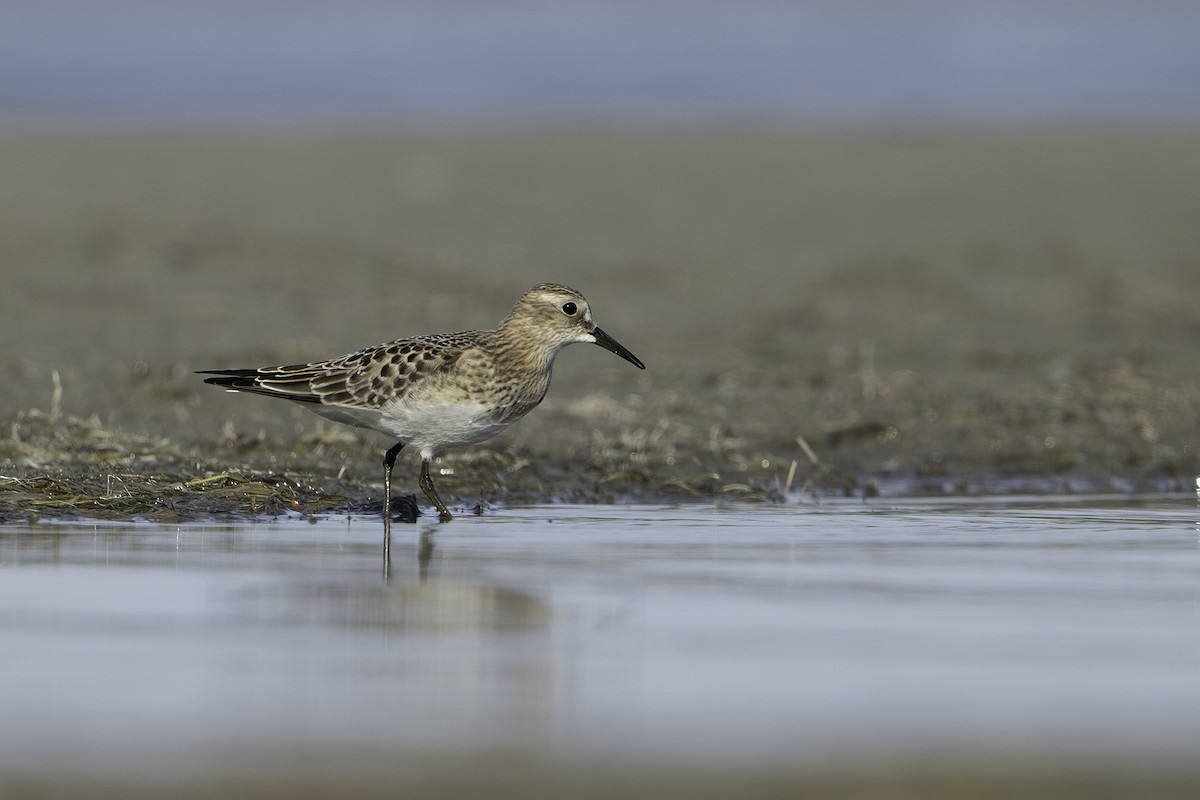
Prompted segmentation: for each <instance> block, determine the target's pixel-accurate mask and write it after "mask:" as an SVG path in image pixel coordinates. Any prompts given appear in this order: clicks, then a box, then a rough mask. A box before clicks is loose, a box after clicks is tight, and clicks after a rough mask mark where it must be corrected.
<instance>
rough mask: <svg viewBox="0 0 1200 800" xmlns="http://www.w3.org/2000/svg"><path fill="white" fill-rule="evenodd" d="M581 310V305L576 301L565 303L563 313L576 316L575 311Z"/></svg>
mask: <svg viewBox="0 0 1200 800" xmlns="http://www.w3.org/2000/svg"><path fill="white" fill-rule="evenodd" d="M578 310H579V306H577V305H575V304H574V303H563V313H564V314H566V315H567V316H568V317H573V316H575V312H576V311H578Z"/></svg>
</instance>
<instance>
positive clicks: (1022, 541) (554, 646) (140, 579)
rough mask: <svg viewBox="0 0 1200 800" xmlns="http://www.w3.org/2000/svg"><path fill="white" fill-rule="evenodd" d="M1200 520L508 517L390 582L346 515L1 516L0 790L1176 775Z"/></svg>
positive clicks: (1186, 726) (1185, 722) (1198, 579)
mask: <svg viewBox="0 0 1200 800" xmlns="http://www.w3.org/2000/svg"><path fill="white" fill-rule="evenodd" d="M1198 519H1200V514H1198V512H1197V508H1196V502H1195V498H1188V497H1168V498H1155V499H1151V500H1144V499H1143V500H1139V501H1130V500H1128V499H1121V500H1116V499H1114V500H1110V501H1105V500H1095V499H1093V500H1088V501H1086V502H1070V501H1057V502H1053V503H1049V504H1047V503H1035V502H1033V501H1030V502H1003V503H970V502H951V503H939V502H923V501H916V502H910V501H904V502H899V503H891V502H885V501H878V502H877V504H872V505H863V504H860V503H856V504H846V505H840V504H832V505H830V504H826V505H817V506H813V505H807V506H787V507H770V506H735V507H727V508H713V507H704V506H684V507H677V508H664V507H579V506H558V507H539V508H522V509H509V510H500V511H494V512H489V513H488V514H486V515H485V516H483V517H461V518H457V519H455V520H454V521H453V522H452V523H450V524H448V525H444V526H438V525H436V524H434V523H428V524H427V523H422V524H420V525H418V526H397V528H396V529H395V530H394V532H393V547H392V564H391V571H390V576H389V577H388V578H387V579H386V580H385V577H384V569H383V563H382V555H381V553H382V548H381V538H382V536H381V525H380V524H379V522H378V521H377V520H372V519H366V518H354V519H346V518H341V519H337V518H332V519H325V520H322V521H320V522H318V523H316V524H312V523H309V522H306V521H300V520H281V521H274V522H263V523H260V524H250V525H184V526H160V525H150V524H100V523H96V524H41V525H37V526H35V527H27V526H14V525H9V526H4V527H0V653H2V654H3V657H2V661H0V676H2V680H0V719H3V720H4V721H5V722H4V724H3V725H2V726H0V773H4V772H11V771H12V770H14V769H20V770H22V771H24V772H26V773H28V772H30V771H32V772H35V773H36V772H37V771H39V770H45V771H47V772H50V771H53V770H56V769H57V770H62V769H63V768H64V765H69V768H70V769H72V770H75V771H81V772H82V773H84V774H86V773H88V772H112V773H117V774H119V773H122V772H123V771H124V772H127V771H129V770H137V771H138V772H139V774H141V773H145V772H149V773H155V772H161V773H168V774H170V773H175V772H187V771H195V770H201V769H211V768H212V767H213V765H214V764H226V765H229V764H234V765H236V764H238V763H242V764H255V765H260V766H261V765H264V764H271V763H272V762H273V760H278V761H279V763H280V764H282V763H284V762H285V761H287V760H288V759H291V760H292V761H296V760H300V761H303V762H304V763H305V764H306V765H307V766H308V767H309V768H311V769H314V770H320V769H325V768H329V769H333V768H336V765H337V764H339V763H344V762H343V761H342V760H343V759H344V758H346V757H352V758H353V759H354V763H356V764H371V765H374V767H376V768H379V769H393V768H394V769H399V768H400V767H399V766H397V765H403V764H404V763H406V760H407V761H409V762H412V761H414V760H417V759H420V758H423V757H424V756H428V755H429V754H441V755H449V756H454V755H455V754H458V756H464V755H465V756H468V757H469V756H471V755H480V754H489V753H490V754H495V753H497V752H499V753H518V754H534V756H532V757H536V758H540V759H551V760H554V759H564V760H567V761H572V760H573V761H580V760H583V761H590V762H593V763H596V762H609V761H611V762H613V763H644V762H651V763H654V762H662V763H677V764H690V763H696V764H701V763H703V764H705V765H706V766H708V767H712V766H714V765H717V766H721V765H728V766H730V767H738V768H742V767H745V766H746V765H753V764H757V763H759V762H778V761H779V760H786V761H787V763H789V764H793V765H795V764H801V765H802V764H805V763H810V762H811V763H813V764H819V763H826V762H828V761H829V760H830V759H836V760H838V761H841V762H847V761H848V762H853V761H854V760H855V759H860V758H861V759H873V758H878V757H893V758H895V757H900V758H904V757H933V758H944V757H954V756H966V757H971V756H973V755H978V754H984V753H986V754H991V755H996V754H1001V755H1011V756H1014V757H1024V756H1027V755H1029V754H1039V755H1041V756H1043V757H1044V756H1045V755H1046V754H1050V755H1052V756H1061V757H1064V758H1071V759H1075V758H1080V757H1082V758H1093V757H1094V758H1104V759H1124V760H1128V761H1129V762H1131V763H1136V762H1139V761H1140V760H1145V759H1154V760H1159V759H1168V760H1179V759H1188V758H1189V757H1190V756H1191V755H1192V754H1194V753H1195V752H1196V751H1197V749H1198V748H1200V712H1198V711H1197V709H1200V680H1198V678H1200V547H1198V541H1197V535H1198V525H1200V523H1198V521H1197V520H1198ZM350 754H352V756H351V755H350ZM422 754H424V756H422ZM231 768H232V767H231ZM281 768H282V767H281Z"/></svg>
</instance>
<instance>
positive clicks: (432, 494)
mask: <svg viewBox="0 0 1200 800" xmlns="http://www.w3.org/2000/svg"><path fill="white" fill-rule="evenodd" d="M420 483H421V491H423V492H425V496H426V497H428V498H429V499H430V500H431V501H433V504H434V505H435V506H437V510H438V519H439V520H440V521H442V522H449V521H450V519H451V517H450V512H449V511H448V510H447V509H446V504H445V503H443V502H442V498H440V497H438V493H437V489H434V488H433V478H431V477H429V459H428V458H422V459H421V481H420Z"/></svg>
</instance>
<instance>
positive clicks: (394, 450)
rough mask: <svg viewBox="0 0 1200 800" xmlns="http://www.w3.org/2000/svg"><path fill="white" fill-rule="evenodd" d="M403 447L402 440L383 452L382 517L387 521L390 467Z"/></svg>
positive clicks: (388, 518) (389, 505)
mask: <svg viewBox="0 0 1200 800" xmlns="http://www.w3.org/2000/svg"><path fill="white" fill-rule="evenodd" d="M403 449H404V442H396V443H395V444H394V445H392V446H391V447H390V448H388V451H387V452H386V453H384V454H383V518H384V519H385V520H387V521H388V522H391V521H392V467H394V466H396V456H398V455H400V451H401V450H403Z"/></svg>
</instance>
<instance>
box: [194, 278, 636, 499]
mask: <svg viewBox="0 0 1200 800" xmlns="http://www.w3.org/2000/svg"><path fill="white" fill-rule="evenodd" d="M576 342H590V343H592V344H598V345H600V346H601V347H603V348H605V349H606V350H610V351H612V352H613V353H616V354H617V355H619V356H620V357H621V358H623V359H625V360H626V361H628V362H629V363H631V364H633V365H634V366H635V367H637V368H638V369H645V368H646V365H645V364H643V363H642V362H641V360H639V359H638V357H637V356H635V355H634V354H633V353H631V352H629V351H628V350H626V349H625V348H624V347H622V346H621V345H620V344H619V343H618V342H617V341H616V340H615V339H613V338H612V337H611V336H609V335H608V334H607V333H605V332H604V331H602V330H600V328H598V327H597V326H596V323H595V322H593V321H592V311H591V308H590V307H589V306H588V302H587V300H585V299H584V297H583V295H581V294H580V293H579V292H577V291H575V290H574V289H569V288H567V287H566V286H560V285H558V284H553V283H540V284H538V285H537V286H534V287H533V288H532V289H530V290H529V291H528V292H526V293H525V294H524V295H522V296H521V299H520V300H518V301H517V304H516V305H515V306H514V307H513V310H512V311H511V312H510V313H509V315H508V316H507V317H505V318H504V319H503V320H502V321H501V322H500V325H499V327H497V328H496V329H495V330H490V331H463V332H461V333H446V334H432V335H429V336H414V337H412V338H409V339H397V340H396V341H393V342H385V343H384V344H380V345H376V346H375V347H368V348H366V349H364V350H359V351H358V352H356V353H350V354H349V355H344V356H341V357H340V358H334V359H330V360H328V361H314V362H312V363H310V364H295V365H291V366H284V367H262V368H260V369H222V370H203V371H201V374H204V375H216V376H218V377H215V378H206V379H205V381H204V382H205V383H212V384H216V385H217V386H224V387H225V388H226V389H228V390H230V391H237V392H255V393H257V394H265V395H268V396H270V397H282V398H284V399H285V400H292V401H294V402H297V403H304V404H305V405H306V406H307V407H308V408H309V409H311V410H312V411H315V412H316V413H318V414H320V415H321V416H323V417H328V418H329V419H332V420H336V421H338V422H344V423H346V424H348V425H354V426H356V427H360V428H369V429H371V430H376V431H379V432H381V433H385V434H388V435H389V436H393V437H395V438H396V439H398V441H397V442H396V444H395V445H393V446H392V447H391V448H389V449H388V451H387V452H386V453H385V454H384V457H383V487H384V489H383V514H384V519H385V520H389V521H390V520H391V502H392V467H393V466H394V465H395V463H396V456H397V455H399V453H400V451H401V449H403V448H404V446H405V445H412V446H413V447H415V448H417V449H418V450H419V451H420V453H421V479H420V486H421V489H422V491H424V492H425V496H426V497H428V498H429V500H430V501H431V502H432V503H433V504H434V506H436V507H437V510H438V516H439V517H440V519H441V520H442V521H446V520H449V519H450V512H449V510H447V508H446V504H445V503H443V502H442V499H441V498H440V497H438V493H437V490H436V489H435V488H434V486H433V478H432V477H430V475H429V463H430V462H431V461H432V460H433V458H434V456H435V455H436V454H437V453H439V452H440V451H442V450H444V449H445V448H447V447H457V446H461V445H468V444H477V443H479V442H482V441H484V440H486V439H490V438H491V437H493V436H495V435H496V434H497V433H499V432H500V431H502V430H504V429H505V428H507V427H508V426H509V425H512V424H513V423H514V422H516V421H517V420H519V419H520V418H521V417H523V416H525V415H526V414H528V413H529V412H530V411H531V410H533V407H534V406H536V405H537V404H538V403H540V402H542V398H543V397H545V396H546V390H547V389H548V388H549V386H550V369H551V367H552V366H553V365H554V357H555V356H556V355H558V351H559V350H561V349H563V348H564V347H566V346H567V345H569V344H574V343H576Z"/></svg>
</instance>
